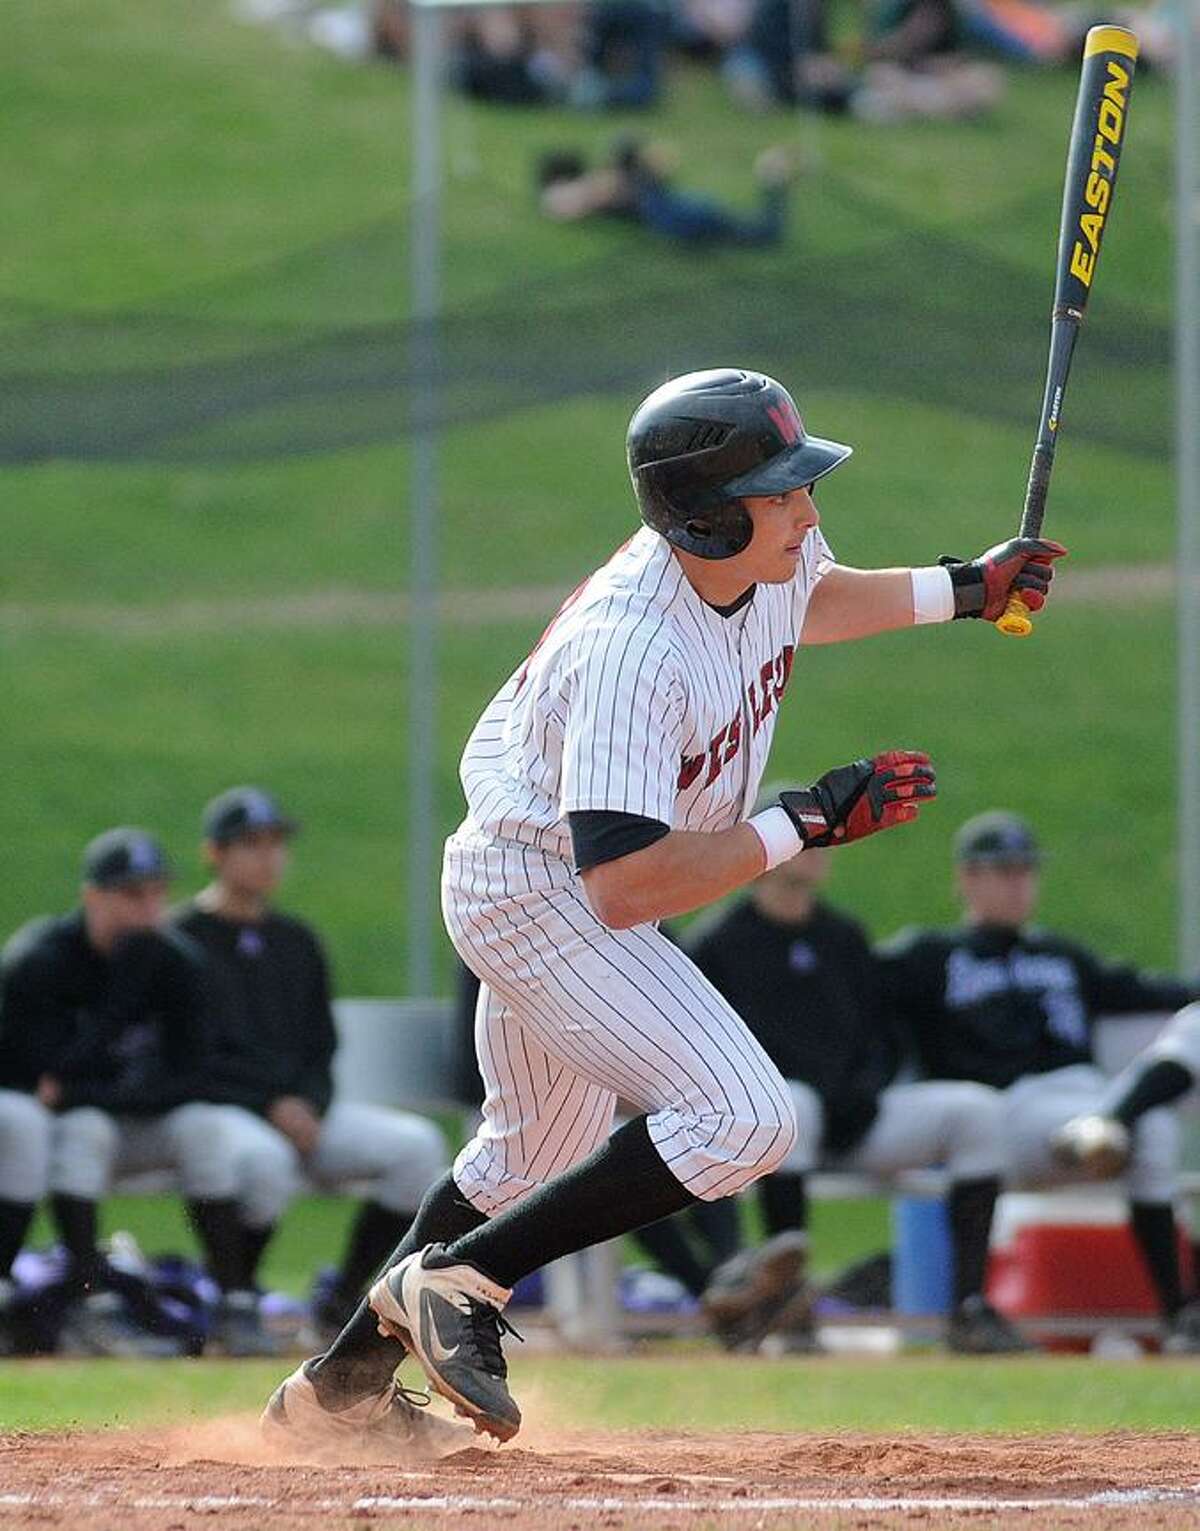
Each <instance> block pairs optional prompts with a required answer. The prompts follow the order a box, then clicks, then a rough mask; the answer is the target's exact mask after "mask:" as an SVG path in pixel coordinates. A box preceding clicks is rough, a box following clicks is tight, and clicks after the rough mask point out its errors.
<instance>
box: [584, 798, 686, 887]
mask: <svg viewBox="0 0 1200 1531" xmlns="http://www.w3.org/2000/svg"><path fill="white" fill-rule="evenodd" d="M567 827H568V828H569V829H570V831H571V847H572V849H573V850H574V852H575V870H576V871H577V872H586V871H587V869H588V867H594V866H599V865H600V863H601V862H602V861H617V860H619V859H620V857H622V856H629V855H632V853H633V852H634V851H641V850H645V848H646V846H648V845H653V844H654V842H655V841H656V840H661V839H662V837H663V836H664V835H668V834H670V832H671V828H670V825H669V824H664V823H663V822H662V820H661V819H648V818H645V817H644V816H643V815H642V814H640V813H619V812H614V811H613V810H612V809H608V808H588V809H584V810H582V811H577V812H575V813H568V814H567Z"/></svg>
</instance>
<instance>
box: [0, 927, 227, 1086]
mask: <svg viewBox="0 0 1200 1531" xmlns="http://www.w3.org/2000/svg"><path fill="white" fill-rule="evenodd" d="M206 1052H207V1038H206V1033H205V1029H204V1020H203V1011H202V1006H201V1002H200V982H199V971H198V962H197V957H196V954H195V952H194V951H193V950H192V949H191V948H190V947H189V946H188V943H187V942H186V941H185V940H183V939H182V938H180V937H179V936H177V935H175V934H174V933H172V932H170V931H166V932H159V931H139V932H137V933H135V934H132V935H129V936H126V937H125V938H124V940H122V941H121V942H119V943H118V944H117V945H116V946H115V947H114V949H113V951H112V952H111V953H110V954H109V955H108V956H104V955H102V954H101V953H100V952H98V951H97V950H96V949H95V947H93V946H92V945H91V943H90V942H89V940H88V938H87V932H86V929H85V926H84V920H83V915H82V913H81V912H80V911H76V912H74V913H72V914H67V915H61V916H58V917H47V918H45V919H39V920H33V921H31V922H30V923H29V924H28V925H25V926H23V927H22V928H21V929H20V930H19V931H18V932H17V933H16V935H15V936H13V937H12V939H11V940H10V941H9V942H8V944H7V945H6V946H5V948H4V951H3V954H0V1087H3V1088H5V1089H10V1090H21V1091H25V1092H27V1093H32V1092H33V1091H34V1090H35V1089H36V1088H37V1082H38V1080H39V1079H40V1078H41V1076H42V1075H43V1074H52V1075H53V1076H54V1077H55V1078H56V1079H57V1080H59V1082H60V1083H61V1085H62V1087H63V1097H62V1101H61V1109H64V1110H65V1109H68V1108H70V1107H73V1106H99V1107H101V1108H102V1109H104V1110H106V1111H112V1112H114V1113H117V1114H121V1115H138V1116H152V1115H157V1114H158V1113H160V1112H163V1111H167V1110H170V1109H171V1108H172V1107H173V1106H178V1105H182V1104H183V1103H184V1102H185V1101H189V1100H195V1099H197V1098H199V1097H198V1091H199V1090H200V1088H201V1081H202V1079H203V1076H204V1074H205V1072H206V1066H205V1055H206Z"/></svg>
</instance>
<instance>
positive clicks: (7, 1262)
mask: <svg viewBox="0 0 1200 1531" xmlns="http://www.w3.org/2000/svg"><path fill="white" fill-rule="evenodd" d="M6 961H7V953H6V954H5V955H4V956H3V957H0V973H2V971H3V964H4V963H6ZM0 981H2V979H0ZM2 1027H3V997H2V995H0V1028H2ZM13 1064H14V1060H13V1059H12V1058H11V1055H10V1051H9V1048H8V1046H7V1044H6V1039H5V1036H4V1034H3V1030H2V1029H0V1356H6V1355H11V1354H12V1352H13V1349H14V1344H15V1337H14V1334H13V1331H12V1322H11V1321H12V1315H13V1304H14V1303H15V1301H16V1298H17V1287H16V1284H15V1283H14V1281H13V1264H14V1262H15V1261H16V1258H17V1256H18V1255H19V1254H20V1252H21V1247H22V1245H23V1244H24V1242H25V1236H26V1234H27V1233H28V1232H29V1225H30V1224H31V1223H32V1222H33V1215H34V1213H35V1212H36V1211H37V1209H38V1203H39V1202H41V1201H42V1200H43V1199H44V1198H45V1196H46V1194H47V1192H48V1191H49V1189H50V1133H51V1126H52V1122H53V1118H52V1117H51V1114H50V1111H49V1109H48V1108H47V1107H46V1106H44V1105H43V1104H42V1102H41V1101H40V1100H39V1099H38V1097H37V1084H36V1081H35V1083H34V1087H33V1091H32V1093H29V1092H27V1090H26V1089H21V1088H13V1087H12V1086H13V1084H14V1083H15V1082H16V1080H17V1079H19V1078H20V1077H22V1073H23V1071H20V1070H17V1069H14V1066H13ZM24 1077H26V1078H28V1075H25V1076H24Z"/></svg>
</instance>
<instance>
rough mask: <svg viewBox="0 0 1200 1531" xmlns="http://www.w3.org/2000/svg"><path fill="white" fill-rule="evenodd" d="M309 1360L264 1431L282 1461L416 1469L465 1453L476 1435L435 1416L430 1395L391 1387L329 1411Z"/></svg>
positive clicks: (280, 1396)
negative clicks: (382, 1464)
mask: <svg viewBox="0 0 1200 1531" xmlns="http://www.w3.org/2000/svg"><path fill="white" fill-rule="evenodd" d="M312 1364H313V1363H312V1362H311V1361H306V1362H305V1363H304V1365H303V1366H301V1367H300V1368H299V1369H298V1370H297V1371H294V1372H293V1373H292V1375H291V1376H290V1377H287V1378H285V1379H284V1381H282V1382H281V1383H280V1384H279V1386H278V1387H277V1388H276V1389H275V1391H274V1393H272V1394H271V1400H270V1402H269V1403H268V1404H267V1407H266V1408H265V1409H264V1410H263V1413H262V1418H261V1419H260V1421H259V1429H260V1430H261V1432H262V1437H263V1440H264V1441H266V1442H267V1444H268V1445H269V1446H271V1448H272V1449H273V1450H275V1451H277V1452H279V1453H280V1455H282V1456H288V1457H292V1458H299V1459H300V1460H303V1461H306V1462H323V1463H328V1464H330V1465H334V1466H336V1465H339V1464H341V1465H346V1466H349V1465H352V1464H355V1463H360V1462H363V1461H370V1462H390V1463H396V1464H399V1465H400V1466H406V1467H411V1466H413V1465H414V1464H418V1463H421V1462H433V1461H436V1460H437V1459H438V1458H439V1457H445V1456H449V1455H450V1453H451V1452H454V1451H465V1450H466V1448H467V1447H468V1446H470V1444H471V1442H472V1440H473V1439H474V1432H473V1431H471V1430H468V1429H467V1427H466V1426H465V1425H455V1424H452V1423H451V1422H450V1420H448V1419H442V1418H441V1417H440V1416H439V1415H437V1414H434V1413H432V1412H430V1410H429V1409H427V1408H425V1407H424V1405H425V1404H428V1402H429V1395H428V1394H427V1393H411V1392H409V1391H407V1390H406V1389H404V1388H402V1387H400V1386H399V1385H398V1384H396V1383H389V1385H388V1386H387V1387H386V1388H384V1389H383V1391H382V1392H380V1393H373V1394H371V1396H370V1397H369V1398H364V1399H361V1400H360V1401H359V1402H358V1403H354V1404H351V1405H350V1407H349V1408H347V1409H327V1408H326V1407H325V1406H324V1405H323V1404H322V1402H321V1400H320V1398H319V1397H318V1395H317V1390H316V1388H315V1387H314V1386H313V1384H312V1382H311V1381H310V1380H309V1376H308V1368H309V1367H310V1366H311V1365H312Z"/></svg>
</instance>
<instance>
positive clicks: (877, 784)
mask: <svg viewBox="0 0 1200 1531" xmlns="http://www.w3.org/2000/svg"><path fill="white" fill-rule="evenodd" d="M936 796H937V780H936V778H935V776H934V773H933V766H932V765H930V763H929V756H928V755H925V754H922V752H921V751H920V750H885V751H884V753H883V754H882V755H876V756H875V758H874V760H856V761H854V763H853V764H852V765H846V766H838V767H837V768H836V769H835V770H833V771H826V772H825V775H824V776H822V777H820V778H819V779H818V780H817V781H815V782H813V784H812V786H811V787H806V788H805V789H804V790H803V791H800V792H781V793H780V794H779V801H780V802H781V803H782V804H783V806H784V808H785V809H786V810H787V812H788V815H789V816H790V818H791V820H792V823H793V824H794V825H795V826H796V828H797V830H798V831H799V834H800V838H801V840H803V841H804V848H805V850H808V849H810V848H811V847H821V846H826V845H849V843H850V841H851V840H861V839H863V838H864V836H866V835H874V834H877V833H878V832H879V831H880V830H881V829H891V827H892V825H893V824H907V823H908V822H909V820H910V819H915V818H916V816H917V813H918V811H919V809H920V806H921V804H922V802H928V801H929V800H930V799H931V798H934V797H936Z"/></svg>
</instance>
